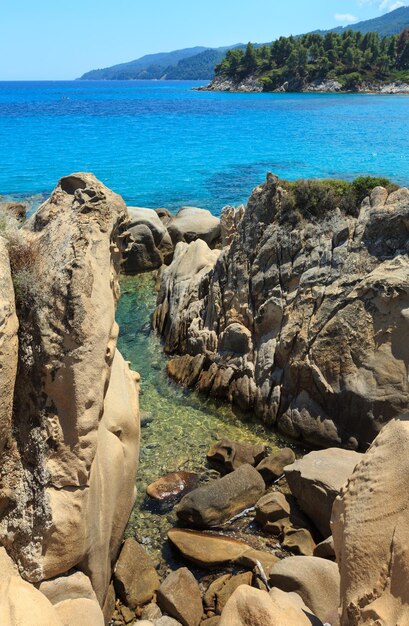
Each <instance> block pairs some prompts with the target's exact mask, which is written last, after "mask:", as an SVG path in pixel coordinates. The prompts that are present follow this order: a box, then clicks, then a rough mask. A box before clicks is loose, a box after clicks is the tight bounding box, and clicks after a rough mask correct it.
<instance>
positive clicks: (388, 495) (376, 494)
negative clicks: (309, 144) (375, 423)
mask: <svg viewBox="0 0 409 626" xmlns="http://www.w3.org/2000/svg"><path fill="white" fill-rule="evenodd" d="M407 418H408V416H403V417H402V420H394V421H392V422H390V423H389V424H388V425H387V426H385V428H384V429H383V430H382V431H381V433H380V434H379V435H378V437H377V438H376V439H375V441H374V443H373V444H372V446H371V448H370V449H369V450H368V452H367V453H366V454H365V455H364V457H363V459H362V461H361V462H360V463H359V465H357V467H356V469H355V471H354V473H353V474H352V476H351V478H350V479H349V481H348V483H347V485H346V486H345V487H344V488H343V490H342V492H341V495H340V496H339V497H338V498H337V499H336V501H335V503H334V509H333V518H332V530H333V536H334V545H335V552H336V555H337V561H338V564H339V570H340V574H341V610H342V618H341V624H342V625H343V626H346V625H348V626H358V625H359V626H361V625H364V624H368V626H369V624H380V625H382V626H389V624H407V623H409V590H408V586H407V578H408V563H409V519H408V516H409V512H408V507H407V498H408V476H409V458H408V455H407V449H408V446H409V424H408V421H407Z"/></svg>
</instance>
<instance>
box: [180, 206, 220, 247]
mask: <svg viewBox="0 0 409 626" xmlns="http://www.w3.org/2000/svg"><path fill="white" fill-rule="evenodd" d="M168 232H169V235H170V237H171V239H172V241H173V244H174V245H176V244H177V243H179V241H184V242H186V243H190V242H191V241H195V240H196V239H202V240H203V241H205V242H206V243H207V244H208V245H209V246H211V245H212V244H215V243H216V241H217V240H218V239H219V238H220V219H219V218H218V217H216V216H215V215H212V214H211V213H210V211H207V210H206V209H198V208H196V207H191V206H187V207H182V208H181V209H180V210H179V211H178V212H177V214H176V215H175V217H174V219H173V220H172V221H171V222H170V223H168Z"/></svg>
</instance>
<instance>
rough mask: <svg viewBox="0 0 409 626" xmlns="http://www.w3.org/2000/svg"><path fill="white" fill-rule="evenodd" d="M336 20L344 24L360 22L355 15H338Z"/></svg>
mask: <svg viewBox="0 0 409 626" xmlns="http://www.w3.org/2000/svg"><path fill="white" fill-rule="evenodd" d="M335 19H336V20H337V22H342V23H343V24H353V23H354V22H357V21H358V18H357V17H355V15H351V13H336V14H335Z"/></svg>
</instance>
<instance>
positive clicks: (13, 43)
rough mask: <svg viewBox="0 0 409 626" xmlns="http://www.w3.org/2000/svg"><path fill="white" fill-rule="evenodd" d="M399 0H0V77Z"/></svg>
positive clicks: (360, 12)
mask: <svg viewBox="0 0 409 626" xmlns="http://www.w3.org/2000/svg"><path fill="white" fill-rule="evenodd" d="M403 4H407V2H403V1H400V0H199V1H198V0H173V1H172V0H149V1H142V0H115V1H113V0H111V1H108V0H69V1H68V0H0V20H1V36H0V80H47V79H50V80H65V79H66V80H70V79H73V78H76V77H78V76H79V75H81V74H82V73H84V72H85V71H87V70H89V69H94V68H98V67H106V66H109V65H113V64H115V63H121V62H124V61H130V60H132V59H135V58H138V57H140V56H142V55H143V54H147V53H151V52H166V51H170V50H175V49H178V48H187V47H190V46H195V45H204V46H212V47H213V46H223V45H230V44H234V43H238V42H247V41H249V40H251V41H256V42H265V41H271V40H273V39H275V38H276V37H278V36H279V35H289V34H291V33H292V34H299V33H302V32H308V31H310V30H313V29H315V28H331V27H333V26H335V25H337V24H342V25H346V24H347V23H351V22H353V21H356V20H362V19H369V18H372V17H376V16H379V15H381V14H382V13H386V12H387V11H389V10H391V9H393V8H396V7H398V6H402V5H403Z"/></svg>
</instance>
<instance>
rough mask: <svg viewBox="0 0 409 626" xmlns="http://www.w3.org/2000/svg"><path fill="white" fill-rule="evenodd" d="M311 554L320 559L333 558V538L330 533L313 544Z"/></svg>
mask: <svg viewBox="0 0 409 626" xmlns="http://www.w3.org/2000/svg"><path fill="white" fill-rule="evenodd" d="M313 556H319V557H320V558H321V559H335V550H334V539H333V537H332V535H330V536H329V537H327V539H324V541H321V543H319V544H317V545H316V546H315V548H314V554H313Z"/></svg>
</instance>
